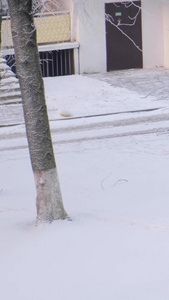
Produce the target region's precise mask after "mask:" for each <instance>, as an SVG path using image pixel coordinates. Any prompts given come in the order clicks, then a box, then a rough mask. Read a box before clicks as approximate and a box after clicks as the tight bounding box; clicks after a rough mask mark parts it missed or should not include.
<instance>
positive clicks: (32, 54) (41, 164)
mask: <svg viewBox="0 0 169 300" xmlns="http://www.w3.org/2000/svg"><path fill="white" fill-rule="evenodd" d="M8 5H9V13H10V18H11V31H12V37H13V43H14V49H15V60H16V68H17V75H18V78H19V83H20V88H21V94H22V101H23V110H24V117H25V125H26V133H27V139H28V145H29V151H30V158H31V163H32V169H33V173H34V178H35V184H36V190H37V200H36V203H37V218H38V219H39V220H42V221H49V222H51V221H52V220H58V219H65V218H66V217H67V214H66V212H65V210H64V207H63V202H62V195H61V191H60V185H59V180H58V174H57V168H56V163H55V158H54V151H53V145H52V140H51V134H50V127H49V120H48V114H47V108H46V102H45V93H44V85H43V79H42V74H41V68H40V60H39V53H38V48H37V41H36V29H35V25H34V20H33V15H32V0H8Z"/></svg>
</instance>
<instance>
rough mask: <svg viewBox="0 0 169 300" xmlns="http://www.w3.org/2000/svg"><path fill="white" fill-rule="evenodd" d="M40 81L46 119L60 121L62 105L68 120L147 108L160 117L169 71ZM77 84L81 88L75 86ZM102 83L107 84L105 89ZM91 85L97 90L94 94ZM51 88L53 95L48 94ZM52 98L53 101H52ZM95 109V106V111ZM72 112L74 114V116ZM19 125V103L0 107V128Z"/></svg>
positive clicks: (167, 97)
mask: <svg viewBox="0 0 169 300" xmlns="http://www.w3.org/2000/svg"><path fill="white" fill-rule="evenodd" d="M79 77H80V78H79ZM79 79H80V81H79ZM76 81H77V84H76ZM44 82H45V89H46V99H47V106H48V113H49V119H50V120H55V119H63V117H61V113H60V112H59V110H60V109H59V108H60V107H59V105H61V106H62V104H63V106H64V107H69V108H70V107H71V112H72V117H75V118H76V117H81V116H82V115H83V116H90V115H96V116H97V115H98V116H99V115H101V114H103V115H104V114H105V115H106V114H107V115H109V114H117V113H122V112H127V111H130V112H131V111H144V110H145V111H146V110H148V111H150V113H151V109H152V114H154V112H155V113H156V114H157V113H158V112H159V114H162V113H163V111H164V110H165V112H168V110H169V70H165V69H154V70H125V71H115V72H109V73H104V74H90V75H81V76H77V75H76V76H67V78H66V77H57V78H47V79H46V78H45V79H44ZM50 82H51V86H52V88H51V87H50ZM72 83H73V84H74V86H72ZM81 83H82V85H81V86H79V85H80V84H81ZM105 83H108V84H107V85H106V86H105ZM54 85H55V86H54ZM58 86H59V89H60V90H59V91H58ZM63 86H67V89H65V88H64V91H63V93H62V90H63ZM93 86H94V87H95V86H96V87H97V93H96V94H95V90H94V88H93ZM105 87H106V89H105ZM51 89H52V91H53V94H52V93H51V94H50V90H51ZM69 89H70V91H69ZM114 91H115V92H114ZM64 93H65V94H64ZM113 93H115V96H114V94H113ZM53 95H54V96H55V99H52V97H53ZM99 95H100V98H99ZM94 97H95V98H97V99H98V98H99V99H98V101H95V102H94V101H92V100H93V98H94ZM111 97H112V99H111ZM133 97H134V98H133ZM65 98H66V99H65ZM130 98H131V99H132V101H131V104H130V105H127V104H128V102H130V100H131V99H130ZM66 101H67V102H66ZM118 101H119V102H118ZM117 102H118V103H120V106H119V104H118V105H116V104H117ZM107 103H108V105H107ZM106 105H107V106H106ZM90 106H91V107H90ZM97 106H99V109H98V110H97ZM77 107H78V109H79V112H78V110H77ZM102 107H103V108H102ZM119 107H120V109H119ZM161 108H162V110H163V111H161ZM154 109H157V110H154ZM74 111H76V112H75V114H74ZM82 112H83V114H82ZM98 112H99V113H98ZM149 115H150V114H149ZM23 123H24V118H23V109H22V104H21V103H18V104H8V105H0V127H3V126H8V125H16V124H23Z"/></svg>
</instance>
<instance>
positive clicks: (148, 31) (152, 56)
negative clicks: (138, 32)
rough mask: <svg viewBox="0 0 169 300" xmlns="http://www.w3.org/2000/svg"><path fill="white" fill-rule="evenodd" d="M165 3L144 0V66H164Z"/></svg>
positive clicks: (157, 0) (155, 0)
mask: <svg viewBox="0 0 169 300" xmlns="http://www.w3.org/2000/svg"><path fill="white" fill-rule="evenodd" d="M163 28H164V26H163V3H162V1H161V0H142V37H143V67H144V68H154V67H161V66H164V31H163Z"/></svg>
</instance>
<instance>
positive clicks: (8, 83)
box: [0, 57, 22, 105]
mask: <svg viewBox="0 0 169 300" xmlns="http://www.w3.org/2000/svg"><path fill="white" fill-rule="evenodd" d="M0 77H1V80H0V105H5V104H15V103H20V102H21V101H22V99H21V92H20V86H19V81H18V79H17V78H16V76H15V74H14V73H13V72H12V71H11V68H10V67H9V66H8V65H7V64H6V60H5V59H4V58H3V57H1V58H0Z"/></svg>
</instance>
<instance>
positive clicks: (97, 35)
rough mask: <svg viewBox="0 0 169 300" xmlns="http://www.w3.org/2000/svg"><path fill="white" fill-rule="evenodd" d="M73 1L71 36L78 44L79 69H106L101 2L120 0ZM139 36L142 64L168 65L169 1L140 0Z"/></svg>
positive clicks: (148, 65)
mask: <svg viewBox="0 0 169 300" xmlns="http://www.w3.org/2000/svg"><path fill="white" fill-rule="evenodd" d="M73 1H74V28H75V27H76V28H77V31H76V32H75V31H74V35H73V36H74V38H76V40H77V41H78V42H79V43H80V72H81V73H90V72H105V71H106V67H107V62H106V32H105V15H104V5H105V2H106V3H110V2H121V1H117V0H115V1H113V0H107V1H105V0H73ZM166 1H168V4H165V3H166ZM75 16H76V17H75ZM142 36H143V67H144V68H154V67H161V66H167V67H169V0H165V1H163V0H142Z"/></svg>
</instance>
